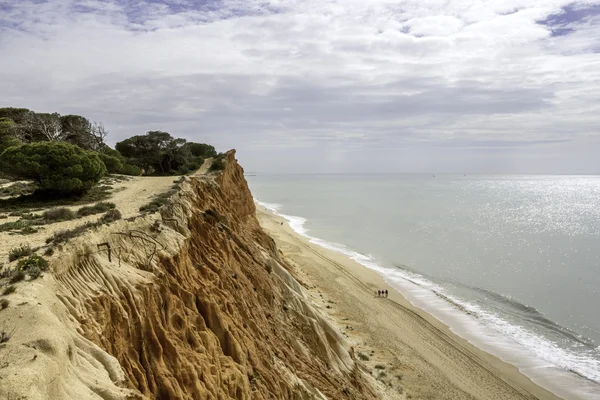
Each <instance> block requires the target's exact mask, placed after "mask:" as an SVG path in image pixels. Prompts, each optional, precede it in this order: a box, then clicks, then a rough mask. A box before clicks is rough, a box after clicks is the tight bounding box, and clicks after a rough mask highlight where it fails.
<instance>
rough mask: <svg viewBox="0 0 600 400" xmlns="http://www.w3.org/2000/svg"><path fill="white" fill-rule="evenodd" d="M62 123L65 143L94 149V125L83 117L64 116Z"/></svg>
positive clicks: (61, 119)
mask: <svg viewBox="0 0 600 400" xmlns="http://www.w3.org/2000/svg"><path fill="white" fill-rule="evenodd" d="M60 123H61V126H62V130H63V132H64V141H65V142H68V143H71V144H74V145H76V146H79V147H81V148H82V149H86V150H91V149H93V147H94V144H93V142H94V140H93V138H92V124H91V123H90V121H89V120H88V119H87V118H84V117H82V116H81V115H62V116H61V117H60Z"/></svg>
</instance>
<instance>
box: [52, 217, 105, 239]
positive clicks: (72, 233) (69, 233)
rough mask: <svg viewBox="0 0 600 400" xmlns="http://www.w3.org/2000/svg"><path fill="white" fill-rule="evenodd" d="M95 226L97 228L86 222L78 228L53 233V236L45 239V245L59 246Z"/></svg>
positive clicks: (92, 223) (93, 224)
mask: <svg viewBox="0 0 600 400" xmlns="http://www.w3.org/2000/svg"><path fill="white" fill-rule="evenodd" d="M95 226H98V225H97V224H96V223H94V222H87V223H85V224H83V225H80V226H78V227H75V228H73V229H69V230H63V231H58V232H55V233H54V235H52V236H50V237H49V238H47V239H46V244H50V243H52V244H59V243H63V242H67V241H68V240H70V239H72V238H74V237H77V236H79V235H81V234H82V233H83V232H85V231H86V230H88V229H89V228H92V227H95Z"/></svg>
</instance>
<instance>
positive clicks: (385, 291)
mask: <svg viewBox="0 0 600 400" xmlns="http://www.w3.org/2000/svg"><path fill="white" fill-rule="evenodd" d="M385 297H387V289H385Z"/></svg>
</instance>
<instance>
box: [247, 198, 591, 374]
mask: <svg viewBox="0 0 600 400" xmlns="http://www.w3.org/2000/svg"><path fill="white" fill-rule="evenodd" d="M255 202H256V204H258V205H259V206H262V207H264V208H265V209H267V210H269V211H271V212H272V213H274V214H276V215H278V216H280V217H282V218H284V219H285V220H287V221H288V223H289V225H290V227H291V228H292V229H293V230H294V231H295V232H296V233H298V234H300V235H302V236H304V237H306V238H307V239H309V241H310V242H311V243H314V244H317V245H319V246H321V247H324V248H326V249H329V250H332V251H336V252H338V253H341V254H344V255H346V256H348V257H349V258H350V259H352V260H354V261H356V262H358V263H359V264H362V265H364V266H365V267H367V268H370V269H372V270H375V271H377V272H378V273H380V274H381V275H382V276H383V277H384V278H385V279H386V281H387V282H388V283H389V284H390V285H392V286H393V287H395V288H396V289H398V290H400V288H399V285H398V284H404V285H405V284H406V283H410V284H411V285H414V286H415V287H417V288H419V289H421V290H424V291H427V292H429V293H431V294H433V295H434V296H436V297H437V298H438V299H441V300H443V301H444V302H446V303H447V304H448V305H450V306H451V307H453V308H454V309H455V310H456V311H458V312H460V313H461V314H463V315H466V316H468V317H469V318H470V319H471V323H475V324H479V325H483V326H484V327H486V328H489V329H492V330H493V331H494V332H496V335H500V337H502V338H503V339H505V340H506V339H508V340H510V341H511V342H512V344H513V346H512V347H514V344H517V345H518V346H519V350H520V351H521V352H522V353H523V354H524V355H525V356H527V355H528V356H529V357H532V356H533V357H534V358H536V359H538V360H543V361H544V362H545V363H550V364H552V365H553V366H556V367H558V368H561V369H563V370H565V371H570V372H573V373H575V374H577V375H578V376H580V377H583V378H585V379H587V380H589V381H592V382H594V383H600V346H598V347H595V345H594V343H593V341H591V340H589V339H587V338H584V337H582V336H580V335H578V334H577V333H575V332H573V331H571V330H569V329H567V328H565V327H562V326H560V325H559V324H557V323H555V322H553V321H551V320H550V319H548V318H546V317H545V316H544V315H543V314H541V313H540V312H539V311H538V310H536V309H535V308H533V307H530V306H527V305H525V304H522V303H519V302H517V301H515V300H513V299H511V298H509V297H507V296H504V295H501V294H498V293H495V292H492V291H489V290H486V289H482V288H474V287H468V288H469V289H471V290H473V291H476V292H479V293H481V294H483V295H485V296H487V297H488V300H489V299H491V302H490V303H491V304H493V303H494V302H495V303H498V306H497V307H495V308H494V307H488V306H486V307H484V306H482V305H478V304H476V303H475V302H473V301H468V300H466V299H463V298H459V297H457V296H455V295H453V294H452V293H450V292H449V291H448V290H447V289H446V288H445V287H444V285H443V284H441V283H436V282H434V279H433V278H430V277H427V276H425V275H424V274H421V273H418V272H415V271H412V270H410V269H409V268H407V267H405V266H399V265H395V266H394V268H390V267H384V266H382V265H381V264H379V263H378V262H377V260H376V259H375V258H374V257H372V256H371V255H365V254H361V253H358V252H356V251H353V250H351V249H348V248H347V247H346V246H344V245H343V244H339V243H332V242H328V241H325V240H323V239H319V238H316V237H313V236H310V235H309V234H308V229H307V228H306V227H305V224H306V222H307V220H306V218H302V217H297V216H291V215H286V214H283V213H281V212H280V210H281V208H282V206H281V205H280V204H274V203H265V202H262V201H259V200H257V199H255ZM455 284H458V285H461V286H465V287H466V285H462V284H460V283H455ZM403 294H405V295H406V293H403ZM409 297H410V296H408V297H407V298H409ZM409 300H410V298H409ZM507 310H508V311H507ZM433 313H434V314H435V311H434V312H433ZM503 314H512V316H514V317H516V318H517V319H521V320H523V321H527V322H529V323H530V324H531V325H532V326H534V327H535V326H537V327H540V328H543V329H545V330H546V331H550V332H552V333H554V334H555V336H556V337H558V338H560V339H559V340H557V341H552V340H550V339H549V338H547V337H544V335H541V334H539V333H536V332H534V330H533V329H531V328H528V327H526V326H524V325H526V324H523V325H521V324H517V323H515V322H511V321H509V318H506V317H503ZM451 328H452V326H451ZM559 341H561V342H563V343H560V344H559V343H558V342H559ZM499 347H502V344H499Z"/></svg>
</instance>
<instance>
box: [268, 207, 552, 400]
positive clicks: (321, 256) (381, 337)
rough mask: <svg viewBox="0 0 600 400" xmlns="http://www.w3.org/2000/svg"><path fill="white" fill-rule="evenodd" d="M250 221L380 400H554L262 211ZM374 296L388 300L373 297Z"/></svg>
mask: <svg viewBox="0 0 600 400" xmlns="http://www.w3.org/2000/svg"><path fill="white" fill-rule="evenodd" d="M257 218H258V220H259V222H260V224H261V226H262V227H263V229H264V230H265V231H266V232H267V233H268V234H269V235H271V236H272V237H273V238H274V239H275V242H276V243H277V246H278V248H279V250H280V251H281V252H282V255H283V257H285V258H286V259H287V260H288V261H289V262H290V264H291V265H292V266H293V268H294V270H293V271H292V272H293V274H294V275H295V276H296V278H297V279H298V280H299V281H300V282H301V283H302V284H303V285H304V286H305V288H306V289H307V292H308V294H309V296H310V298H311V299H312V300H313V301H314V303H315V304H316V305H317V307H319V308H320V309H321V311H322V312H323V313H324V314H325V315H327V316H328V317H329V318H330V319H331V322H332V323H334V324H336V325H337V326H338V327H339V328H340V330H341V331H342V332H343V333H344V336H345V337H346V339H347V340H348V342H349V344H350V345H351V346H353V347H354V351H355V353H356V354H357V355H358V358H360V359H362V360H363V362H364V364H365V366H366V367H367V368H368V369H370V370H371V373H372V375H373V376H374V377H375V378H376V379H377V381H378V382H379V383H378V384H379V386H380V389H381V391H382V392H384V395H385V396H386V397H387V398H390V399H392V398H413V399H495V400H496V399H559V398H560V397H557V396H556V395H554V394H552V393H550V392H549V391H547V390H545V389H543V388H541V387H540V386H538V385H536V384H535V383H533V382H532V381H531V380H530V379H529V378H528V377H526V376H525V375H523V374H522V373H520V372H519V370H518V369H517V368H516V367H514V366H513V365H511V364H508V363H505V362H503V361H502V360H500V359H499V358H497V357H495V356H493V355H491V354H489V353H486V352H484V351H482V350H480V349H478V348H477V347H475V346H473V345H472V344H470V343H469V342H467V341H466V340H464V339H462V338H460V337H459V336H457V335H456V334H454V333H453V332H451V331H450V329H449V328H448V327H447V326H445V325H444V324H443V323H441V322H440V321H438V320H437V319H435V318H434V317H433V316H431V315H429V314H428V313H426V312H424V311H423V310H421V309H419V308H416V307H414V306H412V305H411V303H410V302H408V301H407V300H406V299H405V298H404V297H403V296H402V295H400V294H399V293H398V292H397V291H396V290H395V289H393V288H392V287H391V286H389V285H387V284H386V283H385V281H384V280H383V278H382V277H381V276H380V275H378V274H377V273H376V272H375V271H372V270H370V269H368V268H366V267H364V266H363V265H360V264H358V263H356V262H354V261H353V260H351V259H350V258H348V257H346V256H344V255H343V254H340V253H337V252H334V251H331V250H328V249H325V248H323V247H321V246H318V245H316V244H313V243H310V242H309V240H308V239H307V238H305V237H303V236H301V235H299V234H297V233H296V232H294V231H293V230H292V229H291V227H290V226H289V225H288V223H287V221H286V220H285V219H284V218H282V217H279V216H277V215H274V214H272V213H270V212H268V211H266V210H265V209H264V208H261V207H258V208H257ZM282 223H283V224H282ZM378 289H387V290H388V292H389V297H388V298H380V297H377V294H376V293H377V290H378Z"/></svg>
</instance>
